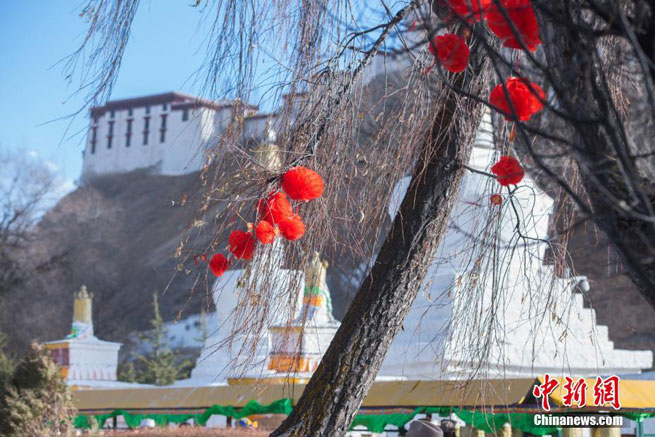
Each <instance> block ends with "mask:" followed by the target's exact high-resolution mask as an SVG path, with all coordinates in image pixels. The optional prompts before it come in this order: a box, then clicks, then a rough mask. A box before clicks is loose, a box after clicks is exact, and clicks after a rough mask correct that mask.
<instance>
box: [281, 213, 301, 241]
mask: <svg viewBox="0 0 655 437" xmlns="http://www.w3.org/2000/svg"><path fill="white" fill-rule="evenodd" d="M279 226H280V234H282V236H283V237H284V238H286V239H287V240H290V241H293V240H297V239H298V238H300V237H302V236H303V234H304V233H305V224H304V223H303V222H302V219H301V218H300V216H299V215H298V214H294V215H292V216H291V217H289V218H287V219H285V220H282V221H281V222H280V225H279Z"/></svg>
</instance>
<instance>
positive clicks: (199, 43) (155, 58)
mask: <svg viewBox="0 0 655 437" xmlns="http://www.w3.org/2000/svg"><path fill="white" fill-rule="evenodd" d="M84 3H86V1H81V0H57V1H53V0H32V1H28V2H24V1H2V2H0V17H2V23H1V25H0V53H1V54H2V58H1V59H2V61H0V62H1V65H0V67H1V68H0V102H1V103H0V147H1V148H4V149H10V150H12V149H18V150H21V151H24V152H25V153H29V154H30V155H31V156H37V155H38V156H39V157H40V158H41V159H43V160H46V161H48V163H49V165H51V166H52V167H53V168H57V170H58V172H60V174H61V176H62V178H65V180H66V181H68V185H69V186H70V185H71V182H72V181H75V180H76V179H77V178H78V176H79V173H80V170H81V164H82V161H81V151H82V147H83V144H84V141H85V136H86V126H87V122H88V120H87V113H86V112H85V113H83V114H81V115H80V116H78V117H77V118H75V119H73V120H72V123H71V119H70V118H69V119H64V120H59V121H55V120H57V119H58V118H61V117H65V116H67V115H70V114H72V113H74V112H76V111H77V110H79V109H80V107H81V106H82V105H83V103H84V99H83V97H84V95H83V94H81V95H75V94H74V93H75V91H76V89H77V88H76V87H77V86H79V83H75V82H73V83H70V84H69V83H67V81H66V79H65V77H64V72H63V69H62V66H61V65H55V64H57V62H58V61H60V60H61V59H63V58H65V57H66V56H67V55H69V54H70V53H72V52H73V51H74V50H75V49H76V48H77V47H78V46H79V44H80V43H81V41H82V39H83V37H84V35H85V31H86V25H85V23H84V21H83V20H82V19H81V18H80V17H79V11H80V6H81V5H83V4H84ZM191 3H192V2H191V0H154V1H152V0H151V1H147V0H145V1H144V2H143V3H142V5H141V7H140V10H139V12H138V13H137V16H136V19H135V22H134V26H133V33H132V37H131V39H130V43H129V45H128V48H127V51H126V53H125V57H124V59H123V65H122V68H121V71H120V73H119V76H118V81H117V83H116V86H115V88H114V91H113V93H112V96H111V98H112V99H117V98H124V97H134V96H139V95H147V94H153V93H159V92H166V91H173V90H178V91H182V92H188V93H195V92H196V91H197V89H196V87H195V86H194V81H193V80H192V79H193V73H194V71H195V70H196V69H197V68H198V67H199V66H200V65H201V64H202V62H203V59H204V53H205V52H204V47H203V42H204V37H203V27H202V26H201V19H202V18H201V11H200V10H199V9H197V8H193V7H191V6H190V4H191ZM69 125H70V126H69Z"/></svg>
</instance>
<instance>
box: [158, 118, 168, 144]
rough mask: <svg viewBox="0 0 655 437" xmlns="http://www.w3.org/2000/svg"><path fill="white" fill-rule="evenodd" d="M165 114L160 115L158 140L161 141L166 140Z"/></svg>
mask: <svg viewBox="0 0 655 437" xmlns="http://www.w3.org/2000/svg"><path fill="white" fill-rule="evenodd" d="M166 118H168V116H167V115H166V114H162V115H161V129H160V130H159V142H160V143H163V142H165V141H166Z"/></svg>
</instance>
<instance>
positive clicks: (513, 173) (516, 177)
mask: <svg viewBox="0 0 655 437" xmlns="http://www.w3.org/2000/svg"><path fill="white" fill-rule="evenodd" d="M491 172H492V173H493V174H495V175H496V177H497V180H498V183H499V184H500V185H502V186H503V187H507V186H508V185H510V184H514V185H516V184H518V183H519V182H521V180H523V177H524V176H525V172H524V171H523V167H521V164H519V161H518V160H517V159H516V158H514V157H513V156H501V157H500V160H499V161H498V162H497V163H495V164H494V166H493V167H491Z"/></svg>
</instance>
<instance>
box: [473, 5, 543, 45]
mask: <svg viewBox="0 0 655 437" xmlns="http://www.w3.org/2000/svg"><path fill="white" fill-rule="evenodd" d="M499 2H500V6H502V8H503V10H500V9H499V8H498V7H497V6H496V5H495V4H493V3H492V5H491V6H490V8H489V10H488V12H487V15H486V17H487V24H488V25H489V29H491V31H492V32H493V33H495V34H496V36H498V37H499V38H500V39H501V40H503V46H504V47H509V48H512V49H522V48H523V46H521V42H523V45H524V46H525V47H527V49H528V50H530V51H531V52H533V51H535V50H536V49H537V46H538V45H539V44H541V39H540V38H539V25H538V24H537V17H535V15H534V10H533V9H532V4H531V3H530V0H499ZM503 12H505V15H503ZM505 16H507V17H508V18H509V21H508V20H507V19H505ZM510 22H511V23H512V24H511V25H510ZM512 26H513V27H514V30H513V29H512Z"/></svg>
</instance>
